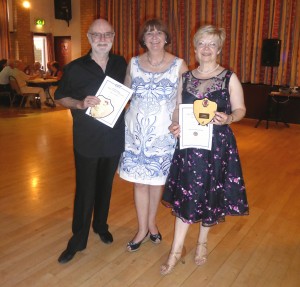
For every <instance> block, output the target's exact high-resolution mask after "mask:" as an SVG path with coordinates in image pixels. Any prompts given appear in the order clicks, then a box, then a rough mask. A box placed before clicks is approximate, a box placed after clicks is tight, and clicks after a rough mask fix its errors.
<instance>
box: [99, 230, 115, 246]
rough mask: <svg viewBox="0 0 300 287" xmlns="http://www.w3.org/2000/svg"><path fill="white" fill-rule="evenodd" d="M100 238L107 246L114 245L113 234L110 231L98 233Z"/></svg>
mask: <svg viewBox="0 0 300 287" xmlns="http://www.w3.org/2000/svg"><path fill="white" fill-rule="evenodd" d="M98 234H99V236H100V239H101V241H102V242H103V243H105V244H112V243H113V241H114V239H113V236H112V234H111V233H110V232H109V231H106V232H105V233H98Z"/></svg>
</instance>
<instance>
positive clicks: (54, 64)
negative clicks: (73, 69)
mask: <svg viewBox="0 0 300 287" xmlns="http://www.w3.org/2000/svg"><path fill="white" fill-rule="evenodd" d="M51 69H52V72H53V74H52V76H53V77H55V78H56V79H57V80H58V81H59V80H60V79H61V77H62V75H63V72H62V70H61V68H60V65H59V63H58V62H56V61H55V62H52V64H51Z"/></svg>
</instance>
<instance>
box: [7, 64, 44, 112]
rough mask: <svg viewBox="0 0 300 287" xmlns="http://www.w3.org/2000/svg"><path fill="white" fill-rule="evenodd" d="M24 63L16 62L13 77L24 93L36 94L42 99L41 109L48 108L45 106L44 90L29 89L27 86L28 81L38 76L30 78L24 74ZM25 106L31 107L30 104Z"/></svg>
mask: <svg viewBox="0 0 300 287" xmlns="http://www.w3.org/2000/svg"><path fill="white" fill-rule="evenodd" d="M24 67H25V65H24V63H23V62H22V61H18V60H17V61H15V68H14V70H13V75H12V76H14V77H15V78H16V80H17V82H18V84H19V87H20V89H21V92H22V93H34V94H39V96H40V99H41V107H42V108H46V107H47V106H46V105H45V102H46V94H45V91H44V89H43V88H40V87H29V86H27V81H29V80H33V79H36V78H37V76H29V75H26V74H25V72H24ZM25 106H30V105H29V103H28V104H26V105H25Z"/></svg>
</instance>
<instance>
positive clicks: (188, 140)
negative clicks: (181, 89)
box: [179, 104, 213, 150]
mask: <svg viewBox="0 0 300 287" xmlns="http://www.w3.org/2000/svg"><path fill="white" fill-rule="evenodd" d="M179 125H180V137H179V145H180V149H185V148H199V149H207V150H211V143H212V134H213V124H208V125H206V126H202V125H200V124H199V123H198V121H197V120H196V118H195V116H194V111H193V104H181V105H179Z"/></svg>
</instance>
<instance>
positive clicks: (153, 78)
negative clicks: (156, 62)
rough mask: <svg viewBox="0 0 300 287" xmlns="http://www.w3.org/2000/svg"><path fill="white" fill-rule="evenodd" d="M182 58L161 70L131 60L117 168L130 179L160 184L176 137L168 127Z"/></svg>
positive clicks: (169, 162) (174, 102) (137, 58)
mask: <svg viewBox="0 0 300 287" xmlns="http://www.w3.org/2000/svg"><path fill="white" fill-rule="evenodd" d="M182 62H183V60H182V59H179V58H177V57H175V58H174V60H173V62H172V63H171V64H170V66H169V67H168V68H167V69H166V70H165V71H163V72H156V73H153V72H148V71H145V70H143V68H142V67H141V66H140V64H139V57H134V58H133V59H132V60H131V67H130V68H131V69H130V72H131V78H132V84H131V89H132V90H133V91H134V94H133V96H132V99H131V102H130V106H129V109H128V110H127V111H126V114H125V151H124V152H123V154H122V155H121V159H120V163H119V169H118V172H119V174H120V177H121V178H123V179H125V180H127V181H131V182H136V183H143V184H150V185H164V184H165V182H166V178H167V176H168V173H169V169H170V164H171V160H172V156H173V153H174V150H175V146H176V139H175V138H174V136H173V135H172V134H171V133H170V131H169V129H168V127H169V126H170V124H171V122H172V120H171V119H172V114H173V111H174V109H175V107H176V96H177V89H178V84H179V71H180V67H181V65H182Z"/></svg>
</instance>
